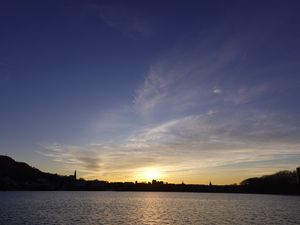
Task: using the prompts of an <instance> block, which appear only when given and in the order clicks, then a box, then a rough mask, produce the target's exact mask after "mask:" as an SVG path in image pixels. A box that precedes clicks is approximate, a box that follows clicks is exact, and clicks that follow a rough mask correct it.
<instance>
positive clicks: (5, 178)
mask: <svg viewBox="0 0 300 225" xmlns="http://www.w3.org/2000/svg"><path fill="white" fill-rule="evenodd" d="M298 170H299V168H298ZM75 174H76V173H75ZM299 175H300V174H299V172H298V173H297V172H296V171H280V172H277V173H275V174H272V175H265V176H262V177H253V178H248V179H245V180H243V181H242V182H241V183H240V185H236V184H233V185H211V183H210V184H209V185H203V184H198V185H195V184H184V183H182V184H170V183H164V182H163V181H156V180H153V181H152V182H148V183H138V182H135V183H133V182H107V181H99V180H84V179H76V175H70V176H61V175H58V174H51V173H45V172H42V171H40V170H39V169H37V168H34V167H31V166H29V165H28V164H26V163H24V162H16V161H15V160H13V159H12V158H10V157H8V156H1V155H0V190H82V191H175V192H176V191H177V192H179V191H180V192H225V193H264V194H290V195H299V194H300V185H299V180H300V179H299Z"/></svg>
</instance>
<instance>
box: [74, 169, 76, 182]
mask: <svg viewBox="0 0 300 225" xmlns="http://www.w3.org/2000/svg"><path fill="white" fill-rule="evenodd" d="M74 180H76V170H75V172H74Z"/></svg>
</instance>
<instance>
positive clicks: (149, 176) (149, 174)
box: [138, 167, 162, 181]
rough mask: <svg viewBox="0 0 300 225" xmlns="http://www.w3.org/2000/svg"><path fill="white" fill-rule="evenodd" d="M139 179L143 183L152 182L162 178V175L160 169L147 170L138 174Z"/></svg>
mask: <svg viewBox="0 0 300 225" xmlns="http://www.w3.org/2000/svg"><path fill="white" fill-rule="evenodd" d="M138 178H139V179H142V180H143V181H152V180H157V179H161V178H162V173H161V171H160V170H159V169H158V168H152V167H151V168H145V169H143V170H141V171H139V172H138Z"/></svg>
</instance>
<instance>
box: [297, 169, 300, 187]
mask: <svg viewBox="0 0 300 225" xmlns="http://www.w3.org/2000/svg"><path fill="white" fill-rule="evenodd" d="M296 172H297V183H298V184H300V167H298V168H297V169H296Z"/></svg>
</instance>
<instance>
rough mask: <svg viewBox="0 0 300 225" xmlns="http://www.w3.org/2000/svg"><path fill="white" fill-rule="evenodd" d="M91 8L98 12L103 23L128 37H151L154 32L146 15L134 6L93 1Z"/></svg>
mask: <svg viewBox="0 0 300 225" xmlns="http://www.w3.org/2000/svg"><path fill="white" fill-rule="evenodd" d="M89 8H90V9H91V10H94V11H96V12H97V14H98V16H99V18H100V19H101V21H102V22H103V23H105V24H106V25H107V26H109V27H111V28H113V29H116V30H118V31H120V32H121V33H122V34H123V35H125V36H127V37H130V38H136V37H151V36H152V35H153V34H154V32H153V30H152V29H151V28H150V25H149V23H148V22H147V20H146V19H145V17H144V16H143V15H142V14H141V13H140V12H139V11H137V10H135V9H134V8H133V7H129V6H128V5H125V4H121V3H118V4H117V3H107V4H104V3H101V4H100V3H99V4H98V3H97V4H95V3H93V4H89Z"/></svg>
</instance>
